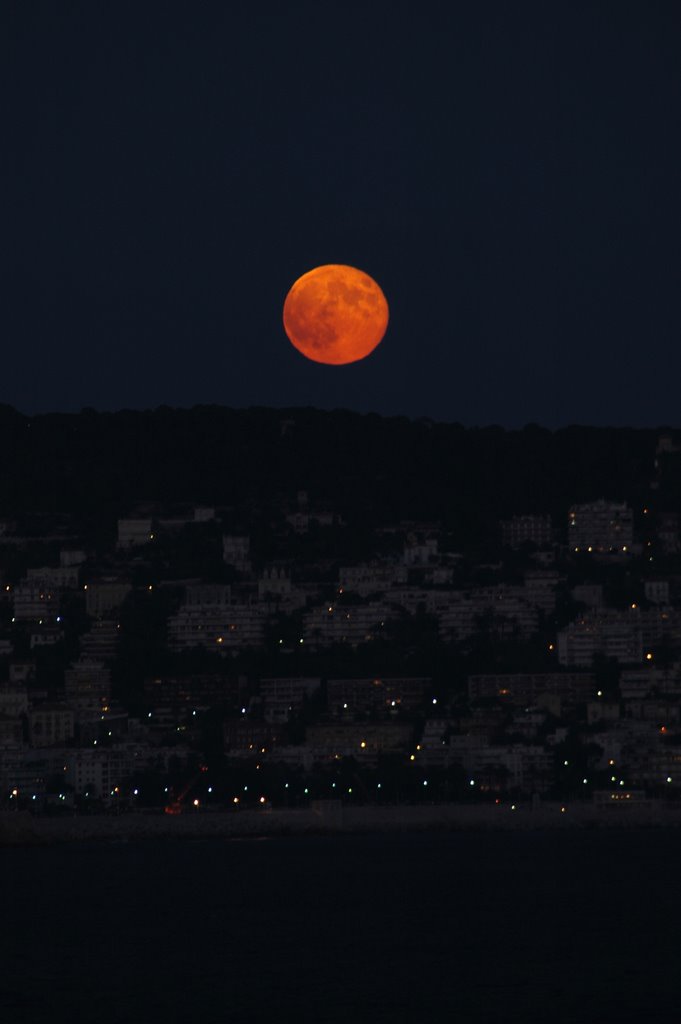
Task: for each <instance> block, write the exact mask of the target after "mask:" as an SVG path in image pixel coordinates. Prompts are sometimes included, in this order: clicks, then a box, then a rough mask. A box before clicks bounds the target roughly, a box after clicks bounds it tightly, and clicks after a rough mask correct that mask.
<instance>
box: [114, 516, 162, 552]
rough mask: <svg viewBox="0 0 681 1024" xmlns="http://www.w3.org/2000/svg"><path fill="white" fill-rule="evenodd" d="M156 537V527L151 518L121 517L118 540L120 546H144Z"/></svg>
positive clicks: (126, 547)
mask: <svg viewBox="0 0 681 1024" xmlns="http://www.w3.org/2000/svg"><path fill="white" fill-rule="evenodd" d="M153 539H154V527H153V521H152V520H151V519H119V520H118V540H117V546H118V547H119V548H124V549H128V548H137V547H143V546H144V545H145V544H148V543H149V542H150V541H151V540H153Z"/></svg>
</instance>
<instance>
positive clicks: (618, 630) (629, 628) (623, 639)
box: [558, 611, 643, 668]
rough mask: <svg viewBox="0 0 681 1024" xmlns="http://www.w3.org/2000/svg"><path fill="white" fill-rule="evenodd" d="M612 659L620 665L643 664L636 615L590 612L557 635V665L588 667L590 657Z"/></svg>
mask: <svg viewBox="0 0 681 1024" xmlns="http://www.w3.org/2000/svg"><path fill="white" fill-rule="evenodd" d="M596 654H602V655H604V656H605V657H606V658H614V659H615V660H616V661H619V662H620V663H621V664H624V665H631V664H636V663H640V662H641V661H643V639H642V635H641V624H640V621H639V618H638V616H629V615H623V614H620V613H619V612H612V611H611V612H606V611H602V612H600V613H596V612H591V613H590V614H588V615H584V616H583V617H582V618H580V619H577V621H576V622H571V623H570V624H569V625H568V626H566V628H565V629H561V630H559V632H558V661H559V662H560V664H561V665H569V666H574V667H576V668H591V666H592V664H593V659H594V655H596Z"/></svg>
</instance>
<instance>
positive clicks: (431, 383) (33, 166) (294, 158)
mask: <svg viewBox="0 0 681 1024" xmlns="http://www.w3.org/2000/svg"><path fill="white" fill-rule="evenodd" d="M234 7H235V5H233V4H227V3H223V2H200V0H193V2H190V0H187V2H185V3H179V2H175V0H166V2H153V0H150V2H139V0H138V2H135V3H127V2H125V0H121V2H116V3H100V2H97V0H88V2H87V3H75V2H69V3H66V2H65V3H57V2H56V0H51V2H49V3H48V2H41V0H32V2H31V3H27V2H26V0H10V2H7V3H5V4H3V5H2V8H1V10H0V75H1V76H2V81H1V82H0V86H1V88H2V95H3V97H4V101H5V105H6V107H7V116H6V117H5V118H4V127H3V129H2V132H3V135H2V150H3V157H2V164H3V169H2V172H1V173H2V177H3V184H2V195H3V200H4V203H5V204H6V210H5V213H4V215H3V218H2V232H1V236H2V268H1V269H2V277H1V280H2V316H1V318H0V325H1V326H2V332H3V336H4V347H3V360H2V373H1V374H0V402H4V403H7V404H10V405H14V406H16V407H17V408H19V409H21V410H22V411H25V412H40V411H48V410H77V409H80V408H81V407H83V406H94V407H95V408H98V409H117V408H124V407H128V408H146V407H153V406H157V405H161V404H167V405H178V406H190V405H194V404H196V403H219V404H224V405H234V406H246V405H273V406H295V405H314V406H318V407H320V408H334V407H346V408H350V409H356V410H360V411H375V412H379V413H384V414H405V415H409V416H429V417H432V418H434V419H442V420H458V421H460V422H462V423H465V424H488V423H500V424H502V425H506V426H516V425H520V424H524V423H526V422H531V421H535V422H538V423H541V424H544V425H547V426H559V425H562V424H566V423H572V422H579V423H590V424H612V425H625V424H626V425H635V426H639V425H640V426H647V425H656V424H661V423H668V424H671V425H681V400H680V399H679V393H680V391H681V385H680V381H681V132H680V130H679V125H680V124H681V60H680V59H679V54H680V53H681V4H679V2H678V0H664V2H663V0H645V2H644V0H637V2H635V3H632V2H627V0H617V2H614V0H613V2H607V3H606V2H599V0H589V2H584V3H578V2H567V0H556V2H552V3H546V2H545V0H542V2H538V3H530V2H527V3H526V2H523V0H519V2H518V3H508V2H506V0H488V2H475V3H473V2H469V3H465V4H457V3H456V2H453V3H448V4H445V3H431V2H428V0H422V2H413V3H403V2H399V0H390V2H382V0H378V2H373V3H371V4H365V3H353V2H344V3H327V2H324V0H317V2H314V3H295V2H291V3H277V4H243V5H241V10H237V11H235V9H234ZM367 8H369V9H368V10H367ZM330 262H334V263H350V264H354V265H356V266H359V267H361V268H362V269H364V270H366V271H367V272H368V273H370V274H371V275H372V276H373V277H375V278H376V280H377V281H378V282H379V284H380V285H381V287H382V288H383V290H384V292H385V293H386V296H387V298H388V301H389V303H390V307H391V323H390V327H389V329H388V334H387V335H386V338H385V340H384V341H383V343H382V345H381V346H379V348H378V349H377V350H376V352H375V353H374V354H373V355H372V356H371V357H369V358H368V359H367V360H365V361H363V362H361V363H358V364H354V365H351V366H348V367H325V366H321V365H319V364H314V363H310V362H308V361H306V360H305V359H304V358H303V357H302V356H300V355H299V354H298V353H297V352H296V351H295V349H293V347H292V346H291V345H290V344H289V342H288V341H287V339H286V337H285V335H284V333H283V329H282V327H281V307H282V303H283V300H284V297H285V295H286V292H287V290H288V288H289V286H290V285H291V283H292V282H293V280H294V279H295V278H297V277H298V276H299V275H300V274H302V273H304V272H305V271H306V270H309V269H310V268H311V267H313V266H315V265H317V264H320V263H330Z"/></svg>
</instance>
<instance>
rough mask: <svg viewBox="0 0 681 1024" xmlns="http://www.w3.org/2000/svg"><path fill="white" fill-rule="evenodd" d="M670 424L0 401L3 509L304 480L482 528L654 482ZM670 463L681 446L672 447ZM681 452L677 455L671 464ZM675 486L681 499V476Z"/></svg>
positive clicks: (671, 482)
mask: <svg viewBox="0 0 681 1024" xmlns="http://www.w3.org/2000/svg"><path fill="white" fill-rule="evenodd" d="M660 433H661V430H635V429H614V428H613V429H604V428H591V427H567V428H564V429H561V430H556V431H551V430H547V429H543V428H541V427H538V426H534V425H530V426H527V427H525V428H524V429H522V430H505V429H502V428H500V427H495V426H492V427H485V428H475V429H467V428H464V427H462V426H460V425H458V424H446V423H432V422H430V421H424V420H416V421H414V420H408V419H406V418H384V417H380V416H378V415H373V414H370V415H360V414H358V413H353V412H347V411H334V412H322V411H318V410H315V409H284V410H281V409H265V408H253V409H245V410H235V409H228V408H222V407H218V406H198V407H195V408H193V409H171V408H167V407H161V408H158V409H155V410H153V411H141V412H135V411H121V412H115V413H98V412H95V411H93V410H83V411H82V412H80V413H78V414H46V415H39V416H25V415H22V414H21V413H18V412H16V411H15V410H14V409H12V408H9V407H7V406H5V407H2V408H0V514H2V515H4V516H16V515H22V514H27V513H36V514H58V513H63V514H65V515H69V516H75V517H76V518H78V517H79V516H83V517H88V516H92V515H98V514H99V515H101V514H102V513H103V512H104V511H107V510H108V511H110V512H111V513H112V514H124V513H125V512H126V511H128V510H129V508H130V507H131V505H132V504H134V503H135V502H138V501H141V500H146V501H161V502H165V503H168V502H193V503H205V504H208V505H218V506H231V507H234V508H237V509H241V510H242V511H244V510H245V511H247V510H248V508H249V507H251V508H262V507H263V505H266V504H267V503H268V502H269V501H271V500H280V499H282V498H285V497H287V496H288V497H289V498H292V497H294V496H295V493H296V492H297V491H299V490H306V491H308V493H309V495H310V498H311V500H314V501H315V502H321V503H327V504H328V505H329V506H331V507H333V508H334V509H335V510H337V511H338V512H340V513H341V514H343V515H344V516H346V517H348V518H350V519H364V520H366V521H367V523H368V524H370V523H373V522H379V521H386V520H391V521H396V520H400V519H418V520H437V521H440V522H443V523H444V524H446V525H448V526H451V527H453V528H459V529H465V530H470V531H472V532H474V533H482V532H484V531H486V530H488V529H489V527H490V526H491V525H492V523H496V522H497V521H498V519H499V518H503V517H506V516H510V515H514V514H519V513H526V512H530V513H550V514H553V515H555V516H562V515H563V514H564V512H565V509H566V507H567V506H568V505H569V504H570V503H572V502H579V501H588V500H591V499H595V498H598V497H606V498H610V499H614V500H626V501H628V502H630V503H632V504H634V505H636V504H638V503H639V501H641V500H643V499H644V497H645V495H646V494H649V488H650V484H651V479H652V477H653V475H654V474H655V452H656V445H657V442H658V438H659V436H660ZM667 459H668V461H669V460H671V461H673V457H671V456H668V457H667ZM670 464H671V463H670ZM677 476H678V474H675V473H671V474H668V475H667V477H666V478H665V477H664V475H663V479H662V493H663V494H664V493H667V492H668V494H669V499H670V500H672V499H673V500H676V494H675V490H676V483H675V481H676V479H677Z"/></svg>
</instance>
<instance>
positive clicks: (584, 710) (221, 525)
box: [0, 493, 681, 808]
mask: <svg viewBox="0 0 681 1024" xmlns="http://www.w3.org/2000/svg"><path fill="white" fill-rule="evenodd" d="M284 511H285V514H284V515H282V518H281V522H280V523H279V524H278V526H277V530H278V531H279V544H278V549H277V550H278V554H277V557H276V558H267V557H266V556H265V555H263V552H262V550H261V549H260V548H259V546H258V542H257V541H254V539H253V537H252V536H251V534H250V533H249V532H248V531H245V530H240V531H238V532H236V531H234V530H231V529H229V528H228V527H227V526H226V519H225V518H223V515H222V512H221V510H220V509H214V508H206V507H196V508H187V509H185V510H184V511H182V512H180V513H177V512H176V510H172V514H170V513H169V512H168V511H167V510H166V509H164V508H163V507H162V506H158V505H157V506H153V507H146V508H140V509H137V510H136V511H135V512H134V514H131V515H130V516H128V517H125V518H121V519H119V520H118V522H117V529H116V535H115V538H114V537H113V536H112V543H111V545H110V547H109V548H108V549H106V550H102V549H101V548H100V549H98V550H94V549H93V548H92V547H88V544H87V543H84V542H83V539H82V538H81V537H79V536H77V535H74V534H69V531H68V524H67V527H66V529H64V528H62V530H61V532H59V531H57V533H55V534H51V535H50V536H45V537H36V536H35V535H34V533H35V531H34V533H33V535H27V534H26V533H25V532H22V530H21V528H20V526H18V525H17V524H16V523H11V522H4V523H2V524H0V566H1V565H2V560H3V555H4V561H5V563H6V566H7V568H5V569H4V570H2V571H3V572H4V577H5V578H4V580H3V581H2V591H1V600H0V803H2V804H3V805H7V804H8V803H9V802H11V801H14V802H15V804H16V806H26V805H29V806H30V805H32V804H33V805H34V806H35V807H36V808H37V807H41V808H43V807H45V806H55V807H59V806H61V805H63V806H68V807H72V806H73V805H74V801H78V800H81V801H83V800H87V799H94V800H97V801H99V803H100V804H103V805H105V806H120V805H122V804H124V805H126V806H128V805H129V804H130V802H131V797H132V796H133V795H135V794H137V792H138V789H137V782H136V780H139V779H140V778H143V777H144V776H145V775H148V774H149V773H154V774H155V776H156V777H158V778H161V779H162V778H164V777H166V776H167V777H168V778H170V777H171V776H172V777H173V778H177V777H180V776H181V775H182V774H183V772H184V773H186V774H187V775H189V774H190V773H191V772H192V771H193V770H194V769H195V767H196V765H197V764H198V763H199V762H200V760H201V754H202V750H201V743H202V736H203V731H202V723H203V721H204V719H205V716H206V715H207V714H208V713H212V714H213V716H215V713H216V712H217V713H218V714H219V716H220V721H221V728H222V737H223V753H224V757H225V759H226V763H227V764H229V763H233V764H235V765H240V766H243V765H245V764H249V763H251V762H257V765H258V767H259V766H260V764H270V765H272V764H277V765H282V766H288V767H290V768H291V769H295V771H296V772H297V777H299V778H305V777H306V775H311V774H312V773H314V772H319V770H320V769H321V770H322V771H323V770H324V769H325V768H326V767H328V766H329V765H333V764H334V763H338V762H347V759H352V762H353V764H355V765H356V767H357V771H358V772H359V773H360V774H361V773H362V772H364V773H365V775H366V777H369V776H371V777H372V778H374V777H376V772H380V771H384V770H387V769H385V765H387V764H393V765H394V764H397V763H400V764H403V765H404V766H406V767H407V769H409V770H411V771H412V772H413V775H414V778H417V779H418V780H419V781H421V782H422V783H423V785H424V786H426V785H427V783H428V781H429V779H431V780H433V781H435V780H437V779H440V780H442V779H448V780H450V783H451V780H452V779H455V780H458V783H457V784H458V785H461V784H462V783H463V784H465V785H467V786H469V787H470V794H471V796H473V795H474V796H476V797H478V796H479V797H480V798H501V797H503V796H505V795H508V794H511V795H513V794H528V795H529V794H535V793H538V794H550V793H567V792H569V793H571V794H573V795H574V794H575V793H578V792H581V794H582V795H583V796H584V797H587V796H588V797H589V798H593V796H594V794H595V793H596V794H597V795H598V799H600V800H602V799H603V794H604V793H606V796H607V794H608V793H609V794H610V797H609V798H611V799H620V797H622V798H623V797H624V796H626V794H629V795H630V797H632V796H633V795H634V794H637V793H641V792H646V793H647V794H648V795H658V796H660V795H663V794H664V795H666V796H668V797H671V796H673V795H675V794H677V793H679V794H681V721H680V719H681V573H676V572H675V568H676V565H677V560H678V556H679V553H680V552H681V539H680V538H681V534H680V530H679V517H678V515H676V514H674V513H670V512H663V513H661V512H659V511H657V510H656V511H655V512H653V510H652V509H649V508H647V507H642V508H632V507H629V506H628V505H627V504H626V503H623V502H614V501H608V500H604V499H599V500H596V501H593V502H590V503H583V504H574V505H572V506H571V507H570V508H569V509H567V510H566V513H565V517H564V520H563V521H562V522H554V521H553V520H552V519H551V517H550V516H548V515H520V516H516V517H514V518H511V519H508V520H505V521H503V522H500V523H499V531H498V537H497V538H496V539H495V543H496V548H495V551H496V555H495V557H494V558H493V559H492V560H491V561H490V558H489V551H487V552H486V554H485V555H484V559H485V560H484V561H483V560H481V559H482V558H483V556H476V554H475V553H474V552H471V551H469V550H467V548H466V545H465V543H462V542H461V540H460V538H458V539H457V538H452V537H451V536H448V535H445V533H444V532H443V530H442V528H441V527H440V526H439V525H438V524H437V523H414V522H409V523H405V522H397V523H387V524H384V525H383V526H382V527H381V529H380V531H378V532H377V537H378V533H380V536H381V544H380V545H379V544H378V542H377V552H378V551H379V550H380V551H382V552H385V550H386V544H385V543H384V542H385V537H386V536H387V535H389V536H390V537H391V538H392V544H391V545H388V547H390V553H389V554H385V553H382V554H378V553H375V554H374V555H372V556H370V557H369V558H364V559H363V560H361V561H360V560H358V561H356V562H353V560H352V559H348V558H347V557H346V558H344V559H338V560H335V559H334V558H333V557H332V556H331V557H330V556H329V555H328V550H329V546H330V545H329V543H327V544H326V546H325V555H324V557H323V558H321V557H320V556H319V553H318V552H319V546H318V543H317V542H318V540H319V538H320V537H324V536H326V537H327V538H328V537H333V536H338V535H339V534H340V533H342V531H343V530H344V529H345V524H344V523H343V521H342V519H341V517H340V516H339V515H337V514H336V513H335V512H334V511H333V510H329V509H326V508H315V507H314V505H313V504H312V503H311V502H310V500H309V499H308V496H307V495H306V494H304V493H301V494H299V495H298V496H297V499H296V501H295V503H293V504H292V505H291V506H290V507H289V508H287V509H285V510H284ZM188 534H189V535H192V536H194V537H195V538H198V539H199V541H200V538H201V537H202V536H204V535H205V536H206V537H207V538H208V537H210V538H212V542H213V547H212V548H211V550H213V551H214V552H215V560H216V564H215V566H214V569H215V571H214V572H213V573H212V574H211V578H210V579H206V578H202V577H201V576H200V575H199V576H192V577H186V576H178V575H177V573H176V572H175V569H176V567H175V565H174V561H173V550H174V545H175V544H176V543H178V544H179V539H180V538H182V537H186V536H187V535H188ZM216 538H217V541H218V543H217V545H216V544H215V543H214V542H215V539H216ZM308 541H309V545H308ZM289 542H290V550H291V552H293V551H295V554H289V553H288V549H287V543H289ZM306 545H307V546H306ZM220 548H221V550H220ZM45 551H49V552H51V553H52V554H53V557H52V558H51V561H50V563H49V564H34V563H35V561H36V558H38V557H39V554H43V553H44V552H45ZM159 551H161V552H162V553H163V557H162V558H161V557H159V556H158V554H157V553H158V552H159ZM476 558H477V560H476ZM17 566H20V569H18V570H17V568H16V567H17ZM161 599H163V600H162V602H161V604H154V602H158V601H159V600H161ZM145 601H146V602H147V603H148V605H149V607H152V606H154V607H163V608H164V609H165V612H164V615H165V618H164V621H163V630H162V638H161V640H159V641H158V647H159V649H158V651H157V652H156V653H157V654H158V658H157V659H156V660H155V661H154V658H153V657H152V659H151V663H152V664H156V665H158V666H161V667H160V668H159V669H158V670H156V671H154V670H153V669H152V670H151V671H147V672H146V674H145V676H144V679H143V681H142V683H141V685H140V686H139V687H138V689H137V690H136V691H135V694H134V699H132V698H131V696H130V694H131V692H132V691H131V688H130V687H128V686H126V673H129V674H131V675H133V676H134V675H135V673H137V672H138V671H139V666H138V665H136V664H135V663H134V653H131V648H130V646H129V645H128V646H127V647H126V644H125V639H126V638H125V635H124V634H125V631H126V629H127V628H129V623H130V615H131V609H133V610H134V609H137V614H139V615H140V616H141V617H142V622H144V615H145V614H146V613H145V611H144V608H145V604H144V602H145ZM414 623H418V624H420V628H421V629H422V631H423V632H422V634H421V635H422V636H423V637H425V638H426V639H425V640H423V641H422V642H423V643H426V644H427V645H428V650H429V655H430V656H429V659H428V670H427V671H426V670H425V669H424V670H422V671H420V672H419V671H414V668H413V666H414V654H413V651H411V655H410V670H409V671H403V672H401V673H400V672H399V671H395V669H394V663H393V662H391V665H392V667H391V668H390V669H389V670H387V671H386V672H376V660H377V657H379V660H380V651H381V650H384V651H385V650H389V649H390V646H391V645H393V646H397V648H398V649H399V647H400V643H401V642H402V637H403V636H405V637H406V636H407V635H408V634H409V631H410V629H411V628H412V627H413V625H414ZM417 650H418V645H417ZM338 652H341V653H342V655H343V656H342V657H339V659H338V665H339V666H341V670H340V671H334V670H333V664H334V654H337V653H338ZM348 652H350V653H352V659H351V660H350V661H348V657H347V654H348ZM367 652H370V654H371V656H370V657H367ZM377 652H379V653H378V655H377ZM438 652H439V653H440V654H441V655H442V666H443V667H442V669H441V670H438V671H433V655H435V656H437V655H438ZM486 652H488V654H489V657H488V658H487V661H486V657H487V655H486ZM499 652H502V655H503V652H506V654H508V652H514V653H513V656H512V657H510V655H509V659H510V660H508V661H507V662H504V660H503V656H500V653H499ZM153 653H154V652H153V651H152V655H153ZM492 653H494V657H492ZM148 655H149V652H148V651H147V652H146V657H147V662H145V665H148V663H149V662H148ZM500 657H501V660H500ZM523 658H525V664H523ZM131 659H133V660H132V661H131ZM435 661H437V658H435ZM348 664H352V665H353V666H354V669H353V670H351V671H348V669H347V665H348ZM320 665H323V669H320V667H319V666H320ZM369 665H370V666H371V669H370V670H369V669H368V668H367V666H369ZM168 666H170V668H169V669H168ZM263 666H264V668H263ZM329 666H332V667H331V668H329ZM292 724H293V725H295V728H292ZM372 773H373V775H372ZM329 777H331V776H329ZM580 787H583V789H582V790H580ZM306 792H307V790H306ZM433 792H434V789H433V788H432V787H431V790H430V793H431V794H432V793H433Z"/></svg>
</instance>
